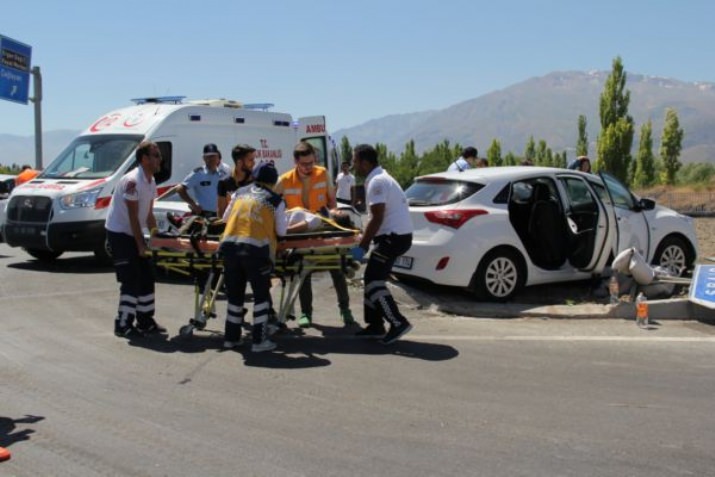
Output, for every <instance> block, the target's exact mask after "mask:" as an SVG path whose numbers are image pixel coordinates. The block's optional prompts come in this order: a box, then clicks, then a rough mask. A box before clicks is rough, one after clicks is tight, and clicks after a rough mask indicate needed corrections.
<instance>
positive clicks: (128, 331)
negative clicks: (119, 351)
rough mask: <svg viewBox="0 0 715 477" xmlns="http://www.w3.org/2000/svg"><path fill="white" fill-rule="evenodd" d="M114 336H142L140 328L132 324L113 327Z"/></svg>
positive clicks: (129, 337)
mask: <svg viewBox="0 0 715 477" xmlns="http://www.w3.org/2000/svg"><path fill="white" fill-rule="evenodd" d="M114 336H119V337H120V338H128V339H132V338H141V337H142V336H144V333H142V331H141V330H139V329H138V328H136V327H135V326H133V325H130V326H125V327H124V328H117V327H115V328H114Z"/></svg>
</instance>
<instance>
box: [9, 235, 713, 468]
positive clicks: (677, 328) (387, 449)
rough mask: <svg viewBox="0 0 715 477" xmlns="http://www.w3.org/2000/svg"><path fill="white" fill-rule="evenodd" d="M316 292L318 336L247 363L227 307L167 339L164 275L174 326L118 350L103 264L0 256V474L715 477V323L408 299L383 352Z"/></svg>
mask: <svg viewBox="0 0 715 477" xmlns="http://www.w3.org/2000/svg"><path fill="white" fill-rule="evenodd" d="M314 291H315V305H316V312H315V316H314V326H313V328H310V329H308V330H298V329H296V328H295V324H294V322H290V323H289V327H290V329H289V330H288V331H287V332H284V333H282V334H281V335H279V336H277V338H276V341H277V343H278V348H277V350H276V351H275V352H272V353H261V354H253V353H251V352H250V351H249V350H248V348H247V347H245V346H243V347H241V348H239V349H238V350H237V351H223V350H222V349H221V344H222V341H223V340H222V336H221V331H222V328H223V317H224V312H225V301H221V302H219V306H218V314H219V318H217V319H216V320H211V321H209V325H208V327H207V330H205V331H201V332H197V333H195V334H194V335H193V336H192V337H181V336H178V330H179V329H180V327H181V326H182V325H184V324H186V323H187V321H188V318H189V317H190V316H191V314H192V307H193V298H192V287H191V285H190V284H189V283H187V282H185V281H182V280H177V279H176V278H172V277H161V279H160V281H159V283H158V286H157V307H158V314H157V319H158V321H160V322H161V323H162V324H164V325H165V326H167V328H168V329H169V333H168V334H167V335H165V336H155V337H145V338H140V339H135V340H131V341H128V340H126V339H122V338H117V337H115V336H114V335H113V333H112V326H113V318H114V314H115V309H116V302H117V298H118V285H117V283H116V281H115V278H114V275H113V272H112V269H111V268H103V267H98V266H96V265H94V262H93V259H92V257H91V255H87V254H80V253H70V254H66V255H63V256H62V257H61V258H60V259H59V260H57V261H56V262H55V263H53V264H51V265H47V264H42V263H39V262H37V261H35V260H34V259H30V258H29V256H27V255H26V254H24V253H23V252H22V251H21V250H19V249H13V248H10V247H8V246H7V245H6V244H0V323H2V326H1V327H0V446H1V447H5V448H7V449H9V450H10V451H11V453H12V458H11V460H9V461H6V462H2V463H0V475H10V476H38V475H53V476H73V477H78V476H95V475H103V476H106V475H122V476H124V475H127V476H196V475H211V476H235V475H241V476H244V475H261V476H263V475H271V476H273V475H276V476H303V475H335V476H343V475H345V476H348V475H351V476H352V475H358V476H360V475H365V476H368V475H369V476H374V475H391V476H421V475H444V476H453V475H485V476H496V475H508V476H514V475H524V476H526V475H528V476H533V475H549V476H551V475H578V476H583V475H599V476H604V475H606V476H608V475H613V476H623V475H630V476H646V475H647V476H672V475H712V472H713V471H712V469H713V467H714V465H715V456H714V455H713V449H715V413H713V412H712V410H713V396H714V395H715V326H713V325H711V324H709V323H707V322H701V321H698V320H689V319H678V320H660V319H658V320H654V322H653V323H651V325H650V326H649V328H648V329H640V328H638V327H636V326H635V323H634V322H633V321H632V320H631V319H630V318H619V317H609V318H593V317H589V318H584V319H576V318H572V319H554V318H551V317H549V316H548V315H546V314H544V315H541V316H531V317H529V316H526V317H525V316H523V315H521V314H515V317H507V316H505V317H500V318H494V317H484V316H478V315H479V313H478V312H474V313H471V314H473V315H477V316H464V315H463V314H459V313H452V312H445V311H444V310H443V309H440V307H439V306H430V304H429V303H424V302H420V301H419V300H416V299H413V301H410V300H408V299H407V298H401V300H402V306H403V309H404V310H405V313H406V314H407V315H408V317H409V318H410V320H411V321H412V323H413V324H414V330H413V331H412V332H411V333H410V334H408V335H407V336H405V337H404V338H403V339H402V340H400V341H399V342H398V343H396V344H395V345H393V346H388V347H386V346H381V345H379V344H377V343H375V342H371V341H368V340H361V339H357V338H355V337H354V336H353V333H354V331H355V329H354V328H353V329H350V328H348V329H346V328H344V327H343V326H342V324H341V323H340V322H339V320H338V310H337V306H336V303H335V293H334V290H332V289H331V282H330V279H329V277H326V276H318V277H316V280H315V286H314ZM276 292H277V290H276ZM360 293H361V289H360V287H359V286H351V298H352V302H353V304H352V305H353V306H352V307H353V311H354V313H355V315H356V317H358V318H360V317H361V316H362V313H361V309H360V304H361V297H360ZM400 293H401V292H400ZM422 299H424V298H422ZM480 306H482V305H481V304H474V308H473V309H474V310H479V309H480ZM470 309H471V308H470Z"/></svg>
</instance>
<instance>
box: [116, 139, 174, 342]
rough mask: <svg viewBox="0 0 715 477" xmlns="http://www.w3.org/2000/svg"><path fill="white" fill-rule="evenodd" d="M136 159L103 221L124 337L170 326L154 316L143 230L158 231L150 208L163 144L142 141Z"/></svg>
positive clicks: (118, 322) (119, 328) (118, 332)
mask: <svg viewBox="0 0 715 477" xmlns="http://www.w3.org/2000/svg"><path fill="white" fill-rule="evenodd" d="M136 161H137V166H138V167H136V168H134V169H132V170H131V171H129V172H127V173H126V174H125V175H124V177H122V178H121V179H120V181H119V184H118V185H117V187H116V188H115V189H114V193H113V195H112V201H111V202H110V204H109V211H108V212H107V220H106V223H105V228H106V229H107V239H108V240H109V246H110V248H111V250H112V259H113V260H114V268H115V270H116V273H117V281H118V282H119V283H120V287H119V309H118V312H117V318H116V320H115V322H114V334H115V335H117V336H121V337H133V336H141V335H142V334H144V333H151V332H165V331H166V328H163V327H161V326H159V325H158V324H157V322H156V321H155V320H154V268H153V267H152V264H151V260H150V259H149V257H147V255H146V251H147V247H146V243H145V242H144V234H143V232H142V228H144V227H146V228H147V229H149V230H150V231H151V232H152V233H153V232H154V231H156V219H155V218H154V213H153V211H152V208H153V204H154V199H155V198H156V182H155V181H154V174H155V173H157V172H159V170H161V153H160V152H159V148H158V147H157V145H156V144H155V143H153V142H150V141H144V142H142V143H141V144H139V147H138V148H137V151H136ZM135 318H136V321H137V327H135V326H134V319H135Z"/></svg>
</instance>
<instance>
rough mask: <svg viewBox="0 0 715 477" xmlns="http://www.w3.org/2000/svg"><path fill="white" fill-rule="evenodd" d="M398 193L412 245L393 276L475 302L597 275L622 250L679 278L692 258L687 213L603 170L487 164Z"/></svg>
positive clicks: (420, 180) (438, 176) (426, 178)
mask: <svg viewBox="0 0 715 477" xmlns="http://www.w3.org/2000/svg"><path fill="white" fill-rule="evenodd" d="M405 193H406V195H407V198H408V201H409V204H410V215H411V217H412V223H413V225H414V229H415V230H414V239H413V242H412V248H410V250H409V251H408V252H407V253H406V254H405V255H403V256H402V257H398V259H397V261H396V263H395V266H394V268H393V272H395V273H397V274H401V275H407V276H412V277H417V278H421V279H426V280H429V281H431V282H433V283H436V284H440V285H449V286H456V287H464V288H467V289H469V290H472V291H473V292H474V293H475V295H476V297H477V298H479V299H482V300H487V301H507V300H509V299H511V298H512V297H513V296H514V295H515V294H516V293H518V292H519V290H520V289H521V288H522V287H524V286H530V285H537V284H544V283H554V282H565V281H572V280H584V279H589V278H591V277H593V276H598V275H600V274H601V273H602V272H603V271H604V268H606V267H607V266H610V264H611V261H612V260H613V257H614V256H616V255H617V253H618V252H619V251H621V250H624V249H627V248H630V247H635V248H636V249H637V250H638V251H639V252H640V253H641V255H642V256H643V257H645V258H646V260H648V262H649V263H653V264H655V265H661V266H665V267H668V268H670V269H672V270H674V271H675V272H677V273H678V274H679V275H681V274H682V273H683V272H685V271H686V270H688V269H690V268H691V267H692V265H693V263H694V261H695V258H696V256H697V250H698V248H697V238H696V235H695V228H694V224H693V219H692V218H691V217H687V216H685V215H682V214H679V213H677V212H675V211H674V210H671V209H668V208H666V207H662V206H659V205H656V204H655V202H654V201H653V200H651V199H641V198H638V197H636V196H635V195H633V194H632V193H631V192H630V191H629V190H628V189H627V188H626V187H625V186H624V185H623V184H621V183H620V182H619V181H618V180H616V179H615V178H613V177H612V176H609V175H607V174H600V175H594V174H588V173H583V172H579V171H571V170H567V169H556V168H547V167H531V166H517V167H488V168H481V169H469V170H467V171H464V172H443V173H436V174H430V175H427V176H422V177H418V178H417V179H416V180H415V182H414V183H413V184H412V185H411V186H410V187H409V188H408V189H407V190H406V191H405Z"/></svg>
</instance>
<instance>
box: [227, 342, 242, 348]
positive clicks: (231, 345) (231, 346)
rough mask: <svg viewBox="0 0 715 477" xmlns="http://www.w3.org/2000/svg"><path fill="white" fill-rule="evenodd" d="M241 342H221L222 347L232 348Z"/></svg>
mask: <svg viewBox="0 0 715 477" xmlns="http://www.w3.org/2000/svg"><path fill="white" fill-rule="evenodd" d="M240 344H241V340H238V341H224V342H223V349H234V348H238V346H239V345H240Z"/></svg>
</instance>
